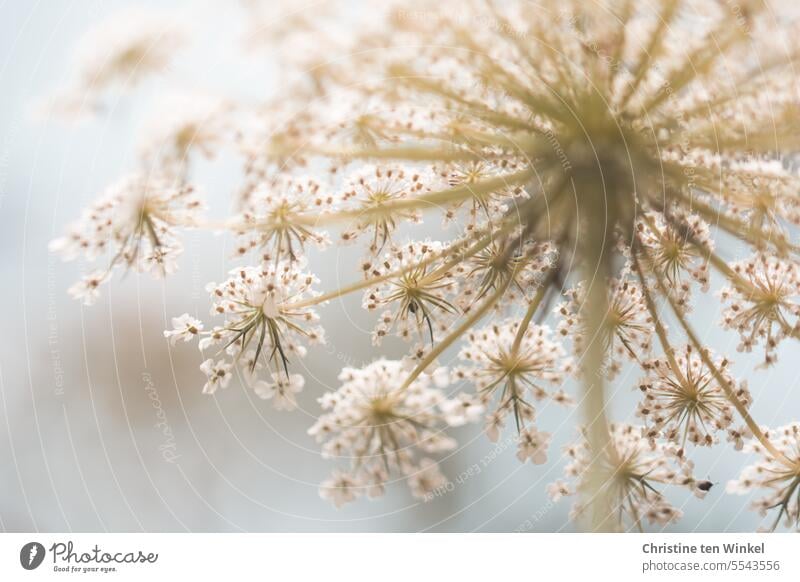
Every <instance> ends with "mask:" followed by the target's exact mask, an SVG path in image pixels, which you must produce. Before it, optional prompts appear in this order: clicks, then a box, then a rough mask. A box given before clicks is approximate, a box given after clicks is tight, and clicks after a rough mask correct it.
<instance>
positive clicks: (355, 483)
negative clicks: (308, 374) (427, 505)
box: [309, 359, 457, 505]
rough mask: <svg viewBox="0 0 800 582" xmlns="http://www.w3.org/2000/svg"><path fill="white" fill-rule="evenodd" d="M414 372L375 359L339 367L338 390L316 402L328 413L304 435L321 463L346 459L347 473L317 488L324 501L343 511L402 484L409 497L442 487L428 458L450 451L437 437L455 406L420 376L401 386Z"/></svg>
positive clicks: (402, 364)
mask: <svg viewBox="0 0 800 582" xmlns="http://www.w3.org/2000/svg"><path fill="white" fill-rule="evenodd" d="M412 367H413V366H410V362H409V361H398V360H383V359H381V360H376V361H375V362H373V363H371V364H368V365H367V366H365V367H363V368H361V369H356V368H345V369H344V370H343V371H342V373H341V375H340V376H339V379H340V380H341V381H342V386H341V387H340V388H339V389H338V390H336V391H335V392H328V393H327V394H325V395H324V396H323V397H322V398H320V404H321V405H322V407H323V409H324V410H325V411H326V412H325V414H323V415H322V416H321V417H320V418H319V419H318V420H317V422H316V423H315V424H314V426H313V427H311V429H310V430H309V434H311V435H312V436H314V437H315V438H316V439H317V440H318V441H319V442H322V443H324V444H323V446H322V454H323V456H324V457H328V458H333V459H349V469H348V470H347V471H346V472H344V471H337V472H336V473H334V475H333V476H332V477H331V479H329V480H328V481H325V482H324V483H323V484H322V486H321V488H320V494H321V495H322V496H323V497H325V498H328V499H331V500H332V501H333V502H334V503H336V505H341V504H342V503H345V502H347V501H352V500H353V499H355V498H356V497H360V496H362V495H364V494H367V495H369V496H370V497H375V496H378V495H382V494H383V492H384V488H385V486H386V485H387V484H389V483H390V482H391V480H394V479H398V480H402V479H404V480H406V482H407V483H408V485H409V487H410V489H411V492H412V494H413V495H414V496H415V497H417V498H425V497H426V496H427V495H428V494H430V493H431V492H432V491H433V490H435V489H436V488H437V487H439V486H441V485H442V484H443V483H444V482H445V480H444V477H443V476H442V475H441V473H440V472H439V469H438V467H437V465H436V463H435V462H434V460H433V459H432V458H431V457H430V456H429V455H435V454H437V453H441V452H444V451H448V450H451V449H453V448H454V447H455V446H456V443H455V441H454V440H453V439H451V438H449V437H447V436H446V435H445V434H444V432H443V431H444V429H445V428H446V427H447V424H448V422H447V419H448V416H449V415H451V414H452V410H453V407H454V404H453V403H452V401H449V400H448V399H447V398H446V397H445V395H444V393H443V392H442V391H441V389H440V388H437V387H436V386H435V384H434V383H433V378H431V377H430V376H428V375H426V374H423V375H421V376H419V377H418V378H417V379H416V380H414V381H413V382H411V383H410V384H409V385H408V386H406V385H405V384H406V378H407V377H408V375H409V373H410V372H411V368H412ZM440 382H441V378H440ZM455 406H457V404H456V405H455Z"/></svg>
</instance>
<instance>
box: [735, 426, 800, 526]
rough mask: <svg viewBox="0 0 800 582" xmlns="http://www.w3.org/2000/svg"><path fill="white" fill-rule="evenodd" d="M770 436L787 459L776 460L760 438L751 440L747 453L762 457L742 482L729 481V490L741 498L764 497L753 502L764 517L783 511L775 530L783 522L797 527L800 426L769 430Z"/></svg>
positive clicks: (744, 473)
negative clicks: (755, 493)
mask: <svg viewBox="0 0 800 582" xmlns="http://www.w3.org/2000/svg"><path fill="white" fill-rule="evenodd" d="M766 436H767V438H768V439H769V442H770V443H771V444H772V445H773V447H775V450H776V451H777V452H778V453H779V454H781V455H783V458H782V459H779V458H775V456H774V455H773V454H772V453H771V452H770V451H768V450H767V449H766V448H765V447H764V445H763V444H761V443H760V442H759V441H757V440H756V439H751V440H749V441H748V442H747V444H745V447H744V451H745V452H746V453H753V454H756V455H758V456H759V457H760V458H759V460H758V461H757V462H756V463H754V464H752V465H748V466H747V467H745V469H744V470H743V471H742V473H741V474H740V475H739V478H738V479H735V480H731V481H729V482H728V484H727V491H728V493H734V494H737V495H745V494H748V493H751V492H752V491H759V492H760V493H762V494H763V496H762V497H759V498H758V499H756V500H755V501H754V502H753V504H752V508H753V509H755V510H756V511H758V512H759V513H760V514H761V515H762V516H765V515H767V513H768V512H770V511H772V510H774V509H775V508H778V509H779V510H778V512H777V516H776V518H775V522H774V525H773V529H774V526H776V525H778V524H779V523H780V522H781V520H783V521H784V522H785V525H786V526H794V527H795V528H797V527H798V524H800V497H798V491H800V489H799V488H800V424H799V423H796V422H795V423H792V424H787V425H786V426H782V427H779V428H776V429H771V430H769V431H766Z"/></svg>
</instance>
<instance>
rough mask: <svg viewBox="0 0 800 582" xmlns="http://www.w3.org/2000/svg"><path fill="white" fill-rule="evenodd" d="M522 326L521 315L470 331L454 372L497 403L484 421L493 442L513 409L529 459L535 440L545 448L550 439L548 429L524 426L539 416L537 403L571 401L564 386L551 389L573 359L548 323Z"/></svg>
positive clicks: (485, 401)
mask: <svg viewBox="0 0 800 582" xmlns="http://www.w3.org/2000/svg"><path fill="white" fill-rule="evenodd" d="M519 326H520V322H519V321H518V320H512V319H509V320H506V321H502V322H499V323H496V324H492V325H489V326H487V327H485V328H483V329H480V330H475V331H471V332H469V333H468V334H467V337H466V339H467V344H466V345H465V346H464V347H463V348H462V349H461V351H460V352H459V354H458V357H459V359H461V360H462V361H463V362H465V365H464V366H461V367H459V368H456V369H455V370H454V377H455V378H456V379H466V380H467V381H469V382H470V383H472V384H473V385H474V386H475V390H476V395H475V398H476V399H477V400H478V401H479V402H482V403H483V404H484V406H485V407H486V408H491V407H492V406H493V409H492V410H493V411H492V413H491V414H489V416H488V417H487V419H486V425H485V430H486V433H487V435H488V436H489V438H490V439H491V440H492V441H496V440H497V439H498V438H499V434H500V432H499V431H500V428H501V427H503V426H504V425H505V424H506V420H507V417H508V416H509V415H510V414H513V416H514V420H515V423H516V427H517V430H519V431H521V432H522V434H521V435H520V439H519V449H520V459H521V460H524V459H525V458H528V457H530V456H532V455H531V454H528V452H530V451H531V450H537V451H538V448H536V447H534V446H533V444H535V443H538V444H539V445H540V447H541V446H544V447H545V448H546V439H544V440H543V441H540V440H538V438H539V437H538V435H539V434H545V433H537V432H536V430H535V429H533V428H531V429H530V430H527V429H526V430H523V429H525V428H526V425H527V424H528V423H529V422H533V420H534V419H535V413H536V411H535V408H534V405H533V402H538V401H541V400H543V399H552V400H553V401H554V402H557V403H560V404H568V403H570V402H571V399H570V398H569V396H567V395H566V393H565V392H564V391H563V390H562V389H560V388H559V389H558V390H557V392H555V394H553V393H551V391H550V390H551V388H552V387H554V386H555V387H558V386H559V385H560V384H561V383H562V381H563V380H564V377H565V376H566V375H567V374H569V373H570V372H572V362H571V360H570V359H569V358H567V357H566V354H565V351H564V348H563V347H562V346H561V344H560V343H559V342H558V341H557V340H555V339H554V338H553V334H552V332H551V330H550V328H549V327H547V326H545V325H534V324H532V325H529V326H528V327H527V328H526V329H525V330H524V332H522V333H520V329H519ZM523 451H527V452H525V453H523ZM537 458H538V457H537Z"/></svg>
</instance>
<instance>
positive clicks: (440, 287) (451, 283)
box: [362, 241, 458, 345]
mask: <svg viewBox="0 0 800 582" xmlns="http://www.w3.org/2000/svg"><path fill="white" fill-rule="evenodd" d="M446 250H447V247H446V245H444V244H442V243H441V242H438V241H423V242H409V243H405V244H403V245H399V246H395V247H392V248H391V249H390V250H389V251H387V252H386V253H385V254H384V256H383V262H381V263H379V264H375V265H374V266H371V267H368V270H369V272H370V274H371V275H373V276H374V277H376V278H378V277H386V276H388V275H391V274H396V276H394V277H391V278H388V279H386V280H385V281H382V282H380V283H378V284H377V285H376V286H375V287H372V288H370V289H367V291H366V292H365V293H364V298H363V300H362V305H363V306H364V308H366V309H368V310H369V311H380V312H381V313H380V319H379V321H378V323H377V325H376V326H375V330H374V331H373V333H372V340H373V343H374V344H375V345H380V344H381V342H382V341H383V338H384V337H386V336H387V335H389V333H391V332H392V331H394V333H395V334H396V335H397V336H399V337H401V338H403V339H404V340H405V341H411V340H413V339H416V340H417V341H418V342H419V343H420V344H425V343H427V342H431V343H432V342H433V341H434V338H435V337H436V336H437V335H438V334H439V333H440V332H444V331H446V330H447V328H448V324H449V322H450V321H451V320H452V319H453V317H454V316H456V315H457V313H458V310H457V308H456V306H455V305H454V304H453V302H454V301H455V297H456V295H457V293H458V281H457V279H456V278H455V276H454V275H453V272H452V271H451V270H450V269H448V268H446V267H447V264H446V261H445V260H444V258H445V255H446Z"/></svg>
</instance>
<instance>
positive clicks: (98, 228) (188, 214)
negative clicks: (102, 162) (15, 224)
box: [50, 174, 204, 305]
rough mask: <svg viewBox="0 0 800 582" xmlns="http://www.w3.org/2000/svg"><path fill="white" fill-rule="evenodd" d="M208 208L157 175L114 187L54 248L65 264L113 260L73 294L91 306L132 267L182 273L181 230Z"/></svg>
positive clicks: (189, 191) (130, 178)
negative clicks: (114, 277) (120, 270)
mask: <svg viewBox="0 0 800 582" xmlns="http://www.w3.org/2000/svg"><path fill="white" fill-rule="evenodd" d="M203 209H204V205H203V203H202V201H201V200H200V198H199V197H198V196H197V194H196V192H195V190H194V189H193V188H192V187H191V186H185V185H181V184H178V183H174V182H172V181H171V180H167V179H164V178H161V177H156V176H145V175H141V174H132V175H130V176H127V177H125V178H123V179H121V180H120V181H118V182H117V183H116V184H114V185H113V186H111V187H109V188H108V189H107V191H106V192H105V193H104V194H103V196H102V197H101V198H100V199H99V200H98V201H97V202H95V203H94V204H92V205H91V206H90V207H89V208H87V209H86V210H85V211H84V212H83V215H82V217H81V219H80V220H78V221H77V222H75V223H74V224H72V225H70V226H69V227H68V229H67V233H66V234H65V235H64V236H62V237H60V238H57V239H55V240H53V241H52V242H51V243H50V250H51V251H52V252H56V253H59V254H60V255H61V256H62V257H64V259H65V260H71V259H74V258H76V257H78V256H82V257H83V258H84V259H86V260H87V261H89V262H92V261H95V260H96V259H98V258H99V257H101V256H103V255H109V256H110V260H109V265H108V268H107V269H106V270H105V271H103V270H96V271H94V272H92V273H90V274H89V275H87V276H86V277H84V279H83V280H82V281H81V282H79V283H77V284H76V285H75V286H73V287H72V288H71V289H70V294H71V295H73V296H74V297H76V298H79V299H82V300H83V302H84V303H85V304H87V305H91V304H92V303H93V302H94V300H95V299H96V298H97V295H98V287H99V286H100V285H101V284H102V283H105V282H106V281H108V279H110V277H111V274H112V271H113V270H114V269H115V268H117V267H123V266H126V267H128V268H132V269H135V270H137V271H140V272H148V271H149V272H152V273H153V274H154V275H155V276H164V275H168V274H171V273H173V272H174V271H175V270H176V269H177V262H176V261H177V257H178V256H179V255H180V254H181V253H182V252H183V246H182V245H181V242H180V239H179V236H178V229H179V228H181V227H184V228H186V227H192V226H194V225H195V224H196V223H197V221H198V219H199V218H200V214H201V213H202V211H203Z"/></svg>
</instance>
